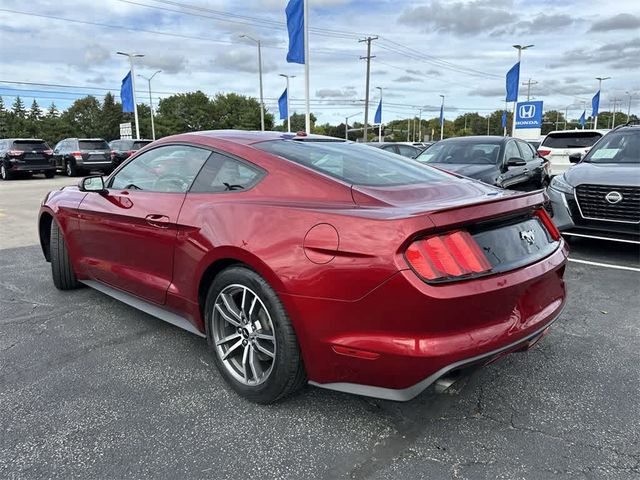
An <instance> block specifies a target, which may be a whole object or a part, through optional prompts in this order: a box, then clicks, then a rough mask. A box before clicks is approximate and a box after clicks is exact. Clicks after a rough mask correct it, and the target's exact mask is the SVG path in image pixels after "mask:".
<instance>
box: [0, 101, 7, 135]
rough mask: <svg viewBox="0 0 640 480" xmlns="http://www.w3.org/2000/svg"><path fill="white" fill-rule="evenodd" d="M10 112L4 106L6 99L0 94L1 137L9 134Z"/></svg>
mask: <svg viewBox="0 0 640 480" xmlns="http://www.w3.org/2000/svg"><path fill="white" fill-rule="evenodd" d="M8 121H9V112H7V109H6V107H5V106H4V100H3V99H2V97H1V96H0V138H3V137H8V136H9V125H8Z"/></svg>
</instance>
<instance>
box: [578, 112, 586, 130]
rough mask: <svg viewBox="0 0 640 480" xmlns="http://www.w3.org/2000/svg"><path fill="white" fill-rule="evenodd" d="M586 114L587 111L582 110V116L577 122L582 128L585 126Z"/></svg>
mask: <svg viewBox="0 0 640 480" xmlns="http://www.w3.org/2000/svg"><path fill="white" fill-rule="evenodd" d="M586 113H587V111H586V110H583V112H582V116H581V117H580V120H578V123H579V124H580V125H582V126H583V127H584V126H585V125H586V124H587V119H586V118H585V115H586Z"/></svg>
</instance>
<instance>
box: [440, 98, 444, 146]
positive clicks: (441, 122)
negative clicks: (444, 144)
mask: <svg viewBox="0 0 640 480" xmlns="http://www.w3.org/2000/svg"><path fill="white" fill-rule="evenodd" d="M440 96H441V97H442V106H441V107H440V108H442V115H440V140H442V139H443V138H444V95H440Z"/></svg>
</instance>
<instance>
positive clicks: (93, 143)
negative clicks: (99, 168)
mask: <svg viewBox="0 0 640 480" xmlns="http://www.w3.org/2000/svg"><path fill="white" fill-rule="evenodd" d="M78 145H79V148H80V150H109V144H108V143H107V142H105V141H104V140H80V141H79V142H78Z"/></svg>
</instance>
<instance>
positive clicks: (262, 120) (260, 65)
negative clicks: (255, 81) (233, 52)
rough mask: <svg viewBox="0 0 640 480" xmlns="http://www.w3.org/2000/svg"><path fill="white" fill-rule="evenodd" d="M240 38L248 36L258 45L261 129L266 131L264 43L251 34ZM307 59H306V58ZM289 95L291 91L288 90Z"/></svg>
mask: <svg viewBox="0 0 640 480" xmlns="http://www.w3.org/2000/svg"><path fill="white" fill-rule="evenodd" d="M240 38H248V39H249V40H252V41H253V42H255V43H256V45H258V76H259V77H260V130H262V131H263V132H264V96H263V94H262V44H261V42H260V40H259V39H256V38H253V37H252V36H250V35H246V34H243V35H240ZM305 61H306V59H305ZM287 96H289V91H288V90H287Z"/></svg>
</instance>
